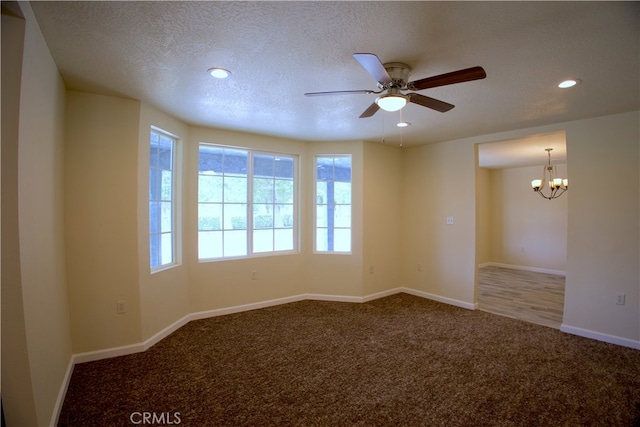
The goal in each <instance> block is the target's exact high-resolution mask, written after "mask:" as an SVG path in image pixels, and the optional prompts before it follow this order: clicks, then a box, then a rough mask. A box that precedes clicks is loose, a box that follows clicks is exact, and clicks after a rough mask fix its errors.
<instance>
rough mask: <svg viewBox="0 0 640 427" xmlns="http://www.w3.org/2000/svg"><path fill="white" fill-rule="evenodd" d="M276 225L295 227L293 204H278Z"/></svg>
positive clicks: (279, 226)
mask: <svg viewBox="0 0 640 427" xmlns="http://www.w3.org/2000/svg"><path fill="white" fill-rule="evenodd" d="M275 217H276V218H275V220H276V221H275V224H274V225H275V227H278V228H283V227H287V228H290V227H293V205H276V212H275Z"/></svg>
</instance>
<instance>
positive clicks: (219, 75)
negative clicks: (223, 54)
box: [207, 67, 231, 79]
mask: <svg viewBox="0 0 640 427" xmlns="http://www.w3.org/2000/svg"><path fill="white" fill-rule="evenodd" d="M207 72H208V73H209V74H211V76H212V77H215V78H216V79H226V78H227V77H229V76H230V75H231V71H229V70H227V69H224V68H220V67H214V68H209V69H208V70H207Z"/></svg>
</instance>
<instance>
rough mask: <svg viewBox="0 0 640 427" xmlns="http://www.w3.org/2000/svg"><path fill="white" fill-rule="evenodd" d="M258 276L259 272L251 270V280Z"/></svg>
mask: <svg viewBox="0 0 640 427" xmlns="http://www.w3.org/2000/svg"><path fill="white" fill-rule="evenodd" d="M257 278H258V274H257V273H256V271H255V270H253V271H252V272H251V280H256V279H257Z"/></svg>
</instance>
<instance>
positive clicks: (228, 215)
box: [224, 203, 247, 230]
mask: <svg viewBox="0 0 640 427" xmlns="http://www.w3.org/2000/svg"><path fill="white" fill-rule="evenodd" d="M246 228H247V205H242V204H230V203H227V204H225V205H224V229H225V230H231V229H235V230H238V229H246Z"/></svg>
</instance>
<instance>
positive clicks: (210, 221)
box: [198, 203, 222, 231]
mask: <svg viewBox="0 0 640 427" xmlns="http://www.w3.org/2000/svg"><path fill="white" fill-rule="evenodd" d="M198 230H199V231H206V230H222V205H219V204H207V203H200V204H198Z"/></svg>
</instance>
